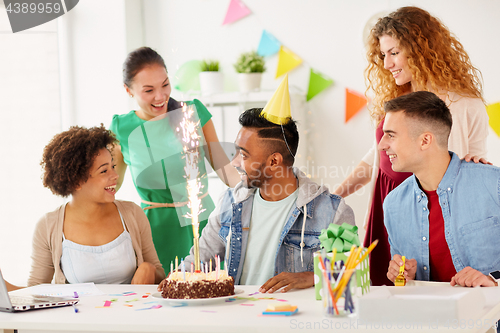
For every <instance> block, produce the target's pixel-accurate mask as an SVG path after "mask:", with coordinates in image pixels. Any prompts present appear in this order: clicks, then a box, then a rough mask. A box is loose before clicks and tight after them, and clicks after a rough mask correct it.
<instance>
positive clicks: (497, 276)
mask: <svg viewBox="0 0 500 333" xmlns="http://www.w3.org/2000/svg"><path fill="white" fill-rule="evenodd" d="M490 277H491V278H492V279H493V280H494V281H495V282H496V284H497V286H500V271H493V272H491V273H490Z"/></svg>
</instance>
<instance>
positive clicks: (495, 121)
mask: <svg viewBox="0 0 500 333" xmlns="http://www.w3.org/2000/svg"><path fill="white" fill-rule="evenodd" d="M486 111H487V112H488V116H489V117H490V120H489V124H490V127H491V128H492V129H493V131H495V133H496V134H497V135H498V136H500V103H495V104H490V105H488V106H486Z"/></svg>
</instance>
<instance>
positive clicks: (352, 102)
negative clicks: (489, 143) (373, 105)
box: [345, 88, 367, 123]
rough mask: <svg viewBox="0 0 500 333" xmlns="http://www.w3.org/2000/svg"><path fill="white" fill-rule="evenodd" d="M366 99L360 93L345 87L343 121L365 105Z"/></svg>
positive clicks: (347, 119) (346, 120)
mask: <svg viewBox="0 0 500 333" xmlns="http://www.w3.org/2000/svg"><path fill="white" fill-rule="evenodd" d="M366 103H367V100H366V98H365V96H363V95H362V94H360V93H358V92H356V91H354V90H351V89H348V88H345V122H346V123H347V122H348V121H349V119H351V118H352V117H354V116H355V115H356V113H358V112H359V111H360V110H361V109H363V108H364V107H365V106H366Z"/></svg>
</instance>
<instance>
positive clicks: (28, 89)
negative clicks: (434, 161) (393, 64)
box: [0, 0, 500, 284]
mask: <svg viewBox="0 0 500 333" xmlns="http://www.w3.org/2000/svg"><path fill="white" fill-rule="evenodd" d="M243 2H244V3H245V4H246V5H247V6H248V7H249V8H250V10H251V11H252V14H251V15H250V16H248V17H246V18H244V19H242V20H241V21H238V22H235V23H233V24H230V25H227V26H222V25H221V24H222V21H223V19H224V16H225V13H226V9H227V6H228V4H229V0H182V1H181V0H175V1H174V0H171V1H163V0H147V1H141V0H106V1H102V0H85V1H80V2H79V3H78V5H77V6H76V7H75V8H74V9H73V10H72V11H70V12H69V13H68V14H66V15H64V16H63V17H61V18H59V19H58V21H59V27H60V30H59V34H60V37H59V38H60V47H62V48H63V49H61V50H60V54H61V55H65V57H70V59H63V60H64V61H62V62H61V63H60V66H61V71H62V76H61V85H62V87H61V92H62V97H61V110H62V118H60V117H57V116H50V117H51V118H50V119H52V121H53V122H52V124H53V126H55V127H56V128H57V129H58V130H61V129H67V127H68V126H69V125H71V124H79V125H85V126H93V125H98V124H100V123H101V122H102V123H104V124H105V125H108V124H109V123H110V121H111V117H112V115H113V114H115V113H125V112H128V111H129V110H130V109H131V108H133V107H134V106H133V103H131V101H130V98H129V97H128V96H127V95H126V93H125V91H124V90H123V87H122V81H121V66H122V63H123V60H124V59H125V56H126V54H127V52H128V51H130V50H132V49H133V48H135V47H138V46H141V45H142V44H144V45H148V46H151V47H153V48H155V49H157V50H158V51H159V52H160V53H161V54H162V55H163V56H164V58H165V60H166V63H167V66H168V69H169V74H170V76H171V77H172V78H173V77H175V72H176V71H177V69H178V68H179V66H180V65H182V64H183V63H184V62H186V61H188V60H192V59H203V58H217V59H219V60H220V61H221V65H222V70H223V72H224V73H225V78H226V82H225V86H226V89H227V90H231V91H234V90H237V86H236V74H235V72H234V69H233V67H232V64H233V63H234V62H235V60H236V58H237V56H238V55H239V53H241V52H243V51H248V50H251V49H256V48H257V46H258V43H259V39H260V36H261V33H262V30H263V29H266V30H268V31H269V32H270V33H272V34H273V35H274V36H275V37H276V38H277V39H278V40H280V41H281V42H282V43H283V44H284V45H285V46H287V47H288V48H290V49H291V50H292V51H293V52H295V53H296V54H297V55H299V56H300V57H302V59H303V60H304V64H303V65H301V66H300V67H299V68H298V69H296V70H294V71H293V72H291V73H290V75H289V77H290V85H291V86H294V88H296V89H299V90H300V89H301V90H302V91H306V89H307V83H308V75H309V68H310V67H312V68H314V69H315V70H318V71H320V72H322V73H324V74H325V75H327V76H329V77H331V78H332V79H333V80H334V81H335V84H334V86H333V87H331V88H329V89H328V90H326V91H325V92H323V93H322V94H320V95H318V96H317V97H315V98H314V99H313V100H312V101H311V102H310V103H309V106H308V110H306V113H307V114H309V115H310V118H309V120H308V121H306V122H302V123H301V124H300V129H301V132H302V131H304V130H306V129H307V130H309V133H310V134H309V142H310V143H311V147H309V148H310V152H311V162H310V168H311V169H314V170H311V172H312V173H314V171H318V170H319V171H321V172H322V174H320V175H317V176H318V178H317V179H316V180H317V181H323V182H325V183H326V184H328V185H329V186H330V187H331V188H333V187H335V186H336V185H337V184H339V183H340V182H341V181H342V179H343V178H344V177H345V175H346V174H347V173H349V172H350V171H351V170H352V168H353V167H354V166H355V165H356V164H357V163H358V162H359V160H360V159H361V157H362V156H363V155H364V153H365V152H366V151H367V150H368V148H369V147H370V146H371V144H372V140H373V129H372V126H371V124H370V120H369V116H368V113H367V112H366V110H365V111H362V112H361V113H360V114H359V115H358V116H356V117H355V118H353V119H352V120H351V121H350V122H349V123H348V124H344V88H345V87H349V88H352V89H355V90H357V91H359V92H364V90H365V85H364V79H363V71H364V68H365V65H366V60H365V58H364V54H365V50H364V47H363V42H362V31H363V28H364V25H365V22H366V21H367V20H368V19H369V18H370V17H372V16H373V15H374V14H375V13H378V12H381V11H392V10H394V9H396V8H398V7H400V6H403V5H410V4H412V5H418V6H420V7H423V8H425V9H427V10H429V11H430V12H431V13H432V14H434V15H436V16H438V17H440V18H441V19H442V21H443V22H444V23H445V24H447V25H448V26H449V27H450V29H451V30H452V31H453V32H454V33H455V34H456V35H457V36H458V37H459V39H460V41H461V42H462V43H463V44H464V46H465V48H466V50H467V51H468V52H469V55H470V56H471V59H472V62H473V63H474V64H475V65H476V66H477V67H478V68H479V69H481V70H482V72H483V77H484V94H485V97H486V99H487V101H488V102H490V103H493V102H497V101H500V81H499V80H497V78H498V77H500V66H498V54H500V45H499V44H498V43H496V42H495V41H494V39H493V38H494V36H496V35H498V33H499V32H500V20H498V17H497V15H498V13H500V2H499V1H492V0H478V1H474V2H472V1H469V0H441V1H435V0H421V1H403V0H401V1H390V0H385V1H371V0H353V1H344V0H308V1H302V0H273V1H268V0H243ZM141 22H142V24H144V26H141ZM9 38H11V40H12V41H15V42H18V43H20V44H23V43H24V41H23V38H24V37H23V36H22V35H21V34H15V35H9ZM38 42H42V40H41V39H40V40H39V41H38ZM2 45H4V44H2ZM2 50H6V51H2V53H5V54H6V55H7V56H10V58H8V59H13V60H12V61H14V60H17V66H23V68H24V69H28V70H33V71H36V70H37V68H45V65H43V64H40V63H37V65H35V66H34V65H33V64H32V63H28V62H25V63H23V62H19V61H18V59H16V57H17V54H18V53H16V52H19V50H21V48H19V47H18V46H15V45H14V44H12V45H11V44H9V45H7V46H6V47H4V46H2ZM26 52H31V53H32V54H34V51H33V49H32V48H28V49H27V51H26ZM2 59H3V58H2ZM2 63H4V64H5V62H2ZM276 64H277V57H276V56H271V57H270V58H269V59H268V60H267V67H268V71H267V72H266V73H265V74H264V77H263V89H275V88H276V87H277V85H278V84H279V82H280V80H274V75H275V70H276ZM15 68H17V67H14V66H12V69H15ZM0 73H2V75H1V76H0V77H1V81H3V82H2V83H3V84H4V86H5V85H7V87H8V88H9V89H10V90H9V89H7V90H5V89H1V90H0V101H1V103H3V104H2V105H8V106H9V107H8V108H6V107H2V116H3V117H2V119H4V121H6V122H4V124H5V125H4V126H3V127H4V131H3V133H2V135H4V136H3V137H2V138H4V139H3V140H2V141H1V142H2V143H1V149H2V152H4V155H3V156H2V161H3V163H2V164H3V165H4V168H5V169H2V175H3V176H4V179H3V186H2V187H3V188H4V195H2V198H1V199H2V200H1V205H0V213H1V214H2V216H3V218H2V220H1V222H0V234H1V235H8V238H9V239H11V240H12V243H16V244H21V246H23V247H24V248H27V249H28V250H26V251H24V252H22V254H18V252H15V251H14V249H13V248H11V246H9V247H2V254H1V255H0V259H1V260H0V267H1V268H2V270H3V272H4V275H6V277H7V278H8V279H10V280H11V281H12V282H14V283H19V284H24V283H25V281H26V275H27V272H28V271H29V265H30V259H29V254H28V253H29V252H30V250H29V249H30V248H31V235H32V228H33V226H34V223H35V222H36V219H37V218H38V217H39V216H41V215H43V213H45V212H46V211H49V210H52V209H54V208H55V207H56V205H57V204H58V202H59V201H57V200H59V199H57V198H55V197H54V196H52V195H51V194H50V192H49V191H47V190H43V189H42V187H41V181H40V179H39V172H40V171H39V170H40V168H39V165H38V161H39V158H38V157H36V156H41V149H42V148H43V146H44V145H45V144H46V143H47V142H48V140H49V138H50V136H42V137H41V136H38V135H36V134H34V133H35V130H36V127H37V126H38V125H39V118H37V117H38V116H39V115H38V114H37V113H36V112H31V111H32V110H34V111H36V110H37V105H38V103H39V102H40V101H43V103H46V101H45V99H49V100H48V103H50V104H51V105H54V106H56V105H59V97H55V96H54V95H51V94H49V93H48V92H45V91H52V90H51V89H53V88H55V87H56V85H50V86H46V84H45V85H44V83H43V80H42V83H37V84H36V85H35V86H32V85H30V83H31V81H30V79H29V77H19V75H17V73H16V72H15V71H14V72H5V71H4V72H0ZM42 73H43V72H42ZM42 75H43V74H42ZM173 83H174V84H175V82H173ZM15 90H19V91H21V94H22V96H21V97H16V96H19V94H18V95H16V94H14V93H12V92H13V91H15ZM40 92H44V93H43V94H41V95H39V94H40ZM173 97H174V98H175V97H176V93H175V92H174V93H173ZM27 104H28V107H26V105H27ZM31 105H33V107H32V108H31V107H30V106H31ZM6 112H7V113H9V114H7V113H6ZM6 116H7V117H8V118H5V117H6ZM17 116H19V118H17ZM47 117H49V116H48V115H47ZM6 119H7V120H6ZM61 119H62V120H61ZM60 122H62V125H61V124H60ZM53 131H55V130H53ZM25 138H27V139H28V142H25V141H23V140H25ZM13 144H15V147H13ZM488 147H489V159H490V160H491V161H493V162H494V163H495V164H496V165H500V153H499V152H500V150H499V147H500V140H499V138H498V137H497V136H496V135H495V134H494V133H493V132H491V131H490V136H489V142H488ZM21 154H31V155H33V156H35V157H36V158H33V160H32V161H31V162H30V163H29V164H28V165H26V166H23V167H22V168H21V167H17V165H16V162H15V161H16V159H17V158H18V156H20V155H21ZM37 154H38V155H37ZM321 168H323V169H321ZM27 170H29V177H28V176H27V175H28V171H27ZM325 170H326V171H325ZM316 173H317V172H316ZM26 182H30V183H37V184H39V188H40V190H37V191H36V192H32V193H25V192H23V184H25V183H26ZM125 184H128V185H131V179H130V178H127V180H126V183H125ZM5 193H7V194H5ZM133 195H134V190H133V188H130V191H129V192H127V191H126V190H125V189H122V190H120V193H119V197H122V198H123V197H124V198H132V199H134V198H133ZM33 199H36V200H42V199H43V200H47V202H51V204H45V206H43V207H42V208H37V209H36V210H33V209H31V208H30V200H33ZM347 202H348V203H349V204H350V205H351V206H352V207H353V208H354V209H355V213H356V218H357V222H358V224H360V223H361V221H362V219H363V215H364V211H365V207H366V205H367V195H366V193H365V194H364V195H358V194H356V195H352V196H350V197H349V198H347ZM1 235H0V236H1ZM2 239H6V237H4V238H2ZM10 244H11V243H9V245H10ZM14 256H15V258H16V259H15V261H16V262H15V263H16V264H15V265H14V264H12V265H11V264H9V265H7V266H6V267H4V266H5V265H4V262H6V260H7V259H10V258H11V257H14ZM16 274H17V275H16Z"/></svg>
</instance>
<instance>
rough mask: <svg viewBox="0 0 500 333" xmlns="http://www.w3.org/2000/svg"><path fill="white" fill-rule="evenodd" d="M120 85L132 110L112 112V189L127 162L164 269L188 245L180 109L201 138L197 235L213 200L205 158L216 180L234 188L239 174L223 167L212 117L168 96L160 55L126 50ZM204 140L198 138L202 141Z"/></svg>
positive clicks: (190, 231) (226, 162)
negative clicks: (116, 143) (188, 112)
mask: <svg viewBox="0 0 500 333" xmlns="http://www.w3.org/2000/svg"><path fill="white" fill-rule="evenodd" d="M123 81H124V87H125V89H126V91H127V93H128V94H129V95H130V97H132V98H135V100H136V101H137V103H138V105H139V109H138V110H132V111H130V112H129V113H127V114H122V115H114V116H113V121H112V123H111V126H110V129H111V130H112V131H113V132H114V133H115V134H116V137H117V138H118V140H119V142H120V145H119V147H116V148H115V149H114V151H115V155H114V160H115V163H116V170H117V172H118V175H119V179H118V184H117V187H116V189H117V190H118V189H119V187H120V186H121V184H122V182H123V178H124V174H125V171H126V168H127V166H129V167H130V173H131V175H132V179H133V181H134V185H135V187H136V189H137V192H138V193H139V195H140V197H141V199H142V205H141V206H142V208H143V209H144V210H145V213H146V215H147V217H148V219H149V222H150V224H151V231H152V234H153V242H154V244H155V247H156V252H157V253H158V257H159V259H160V261H161V263H162V265H163V267H169V265H170V263H171V262H172V261H173V260H174V259H175V257H176V256H178V257H179V258H182V257H185V256H187V255H188V253H189V250H190V249H191V246H192V245H193V229H192V227H191V219H190V218H189V217H188V216H189V213H190V208H189V205H188V193H187V190H186V185H187V181H186V171H185V166H186V160H185V158H184V153H183V149H184V147H183V144H182V141H181V137H180V135H179V126H180V123H179V122H180V118H181V117H182V116H183V113H182V107H183V106H184V108H186V107H187V108H190V109H192V110H194V111H196V112H193V117H194V120H195V121H199V122H198V126H197V133H198V134H199V135H200V136H201V141H202V143H201V144H200V146H201V145H202V146H203V149H200V152H199V153H200V155H199V158H198V163H197V166H198V170H199V176H200V183H201V190H200V192H199V194H198V197H199V198H200V199H201V205H202V207H201V209H202V212H201V214H200V215H199V221H200V234H201V230H202V229H203V227H204V226H205V225H206V223H207V219H208V216H209V214H210V213H211V212H212V211H213V209H214V203H213V201H212V199H211V198H210V195H208V181H207V171H206V168H205V160H204V159H205V158H207V160H208V162H209V163H210V165H211V166H212V168H213V169H214V170H215V171H216V172H217V174H218V175H219V177H220V178H221V180H222V181H223V182H224V183H225V184H226V185H228V186H230V187H234V186H235V185H236V184H237V183H238V182H239V181H240V177H239V175H238V173H237V171H236V170H235V169H234V168H233V167H231V166H230V165H229V159H228V158H227V156H226V154H225V153H224V151H223V150H222V147H221V145H220V143H219V140H218V138H217V134H216V132H215V128H214V125H213V123H212V120H211V119H210V118H211V117H212V115H211V114H210V112H209V111H208V110H207V109H206V107H205V106H204V105H203V104H202V103H201V102H200V101H198V100H196V99H195V100H193V101H188V102H185V103H180V102H177V101H176V100H174V99H172V98H170V92H171V86H170V81H169V77H168V74H167V69H166V66H165V63H164V61H163V59H162V57H161V56H160V55H159V54H158V53H157V52H156V51H154V50H152V49H151V48H149V47H141V48H139V49H137V50H135V51H132V52H131V53H130V54H129V55H128V56H127V59H126V60H125V63H124V65H123ZM203 138H204V141H203Z"/></svg>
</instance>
